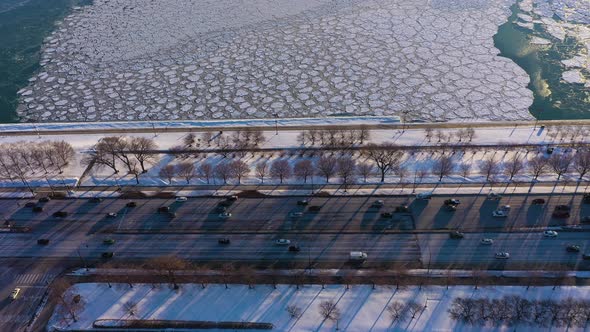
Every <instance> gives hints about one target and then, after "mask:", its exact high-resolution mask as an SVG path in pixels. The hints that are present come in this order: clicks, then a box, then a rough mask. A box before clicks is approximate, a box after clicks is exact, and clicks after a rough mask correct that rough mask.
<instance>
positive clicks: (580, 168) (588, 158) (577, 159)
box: [574, 149, 590, 180]
mask: <svg viewBox="0 0 590 332" xmlns="http://www.w3.org/2000/svg"><path fill="white" fill-rule="evenodd" d="M574 169H575V170H576V172H578V174H579V175H580V177H579V179H580V180H582V178H583V177H584V175H586V173H588V171H590V150H586V149H584V150H579V151H578V152H577V153H576V155H575V156H574Z"/></svg>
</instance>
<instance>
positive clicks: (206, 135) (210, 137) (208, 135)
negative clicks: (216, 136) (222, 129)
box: [201, 131, 213, 147]
mask: <svg viewBox="0 0 590 332" xmlns="http://www.w3.org/2000/svg"><path fill="white" fill-rule="evenodd" d="M212 140H213V134H212V133H211V132H210V131H206V132H204V133H202V134H201V141H202V142H205V143H207V146H209V147H210V146H211V141H212Z"/></svg>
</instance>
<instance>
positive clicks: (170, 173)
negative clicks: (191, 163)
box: [158, 164, 176, 184]
mask: <svg viewBox="0 0 590 332" xmlns="http://www.w3.org/2000/svg"><path fill="white" fill-rule="evenodd" d="M158 176H159V177H160V178H161V179H166V180H168V184H172V179H173V178H174V177H175V176H176V167H174V165H170V164H168V165H166V166H164V167H162V168H160V171H159V172H158Z"/></svg>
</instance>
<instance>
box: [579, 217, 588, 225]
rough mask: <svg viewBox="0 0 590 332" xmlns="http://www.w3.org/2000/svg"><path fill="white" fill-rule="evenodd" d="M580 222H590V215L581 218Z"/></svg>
mask: <svg viewBox="0 0 590 332" xmlns="http://www.w3.org/2000/svg"><path fill="white" fill-rule="evenodd" d="M580 222H581V223H582V224H590V216H584V217H582V218H580Z"/></svg>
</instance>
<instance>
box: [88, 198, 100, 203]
mask: <svg viewBox="0 0 590 332" xmlns="http://www.w3.org/2000/svg"><path fill="white" fill-rule="evenodd" d="M89 202H90V203H100V202H102V198H100V197H92V198H91V199H90V200H89Z"/></svg>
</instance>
